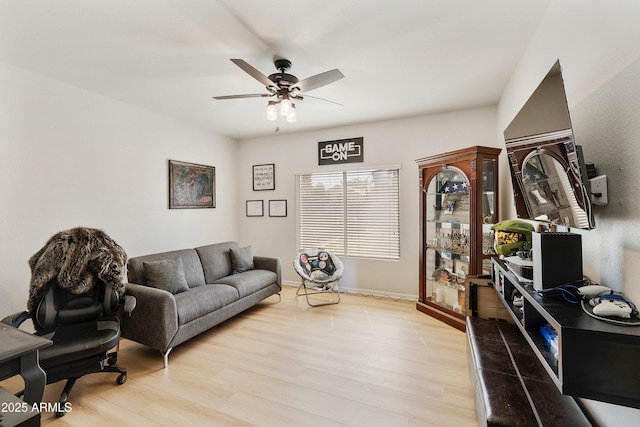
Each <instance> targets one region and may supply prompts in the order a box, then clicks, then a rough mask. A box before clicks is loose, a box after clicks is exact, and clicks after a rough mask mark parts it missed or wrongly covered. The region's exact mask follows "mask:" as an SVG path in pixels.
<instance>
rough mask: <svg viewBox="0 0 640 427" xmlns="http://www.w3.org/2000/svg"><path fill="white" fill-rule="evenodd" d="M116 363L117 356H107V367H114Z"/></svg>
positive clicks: (115, 354)
mask: <svg viewBox="0 0 640 427" xmlns="http://www.w3.org/2000/svg"><path fill="white" fill-rule="evenodd" d="M117 362H118V354H117V353H114V354H111V355H109V358H108V359H107V364H108V365H115V364H116V363H117Z"/></svg>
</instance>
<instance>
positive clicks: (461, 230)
mask: <svg viewBox="0 0 640 427" xmlns="http://www.w3.org/2000/svg"><path fill="white" fill-rule="evenodd" d="M500 151H501V149H500V148H495V147H480V146H475V147H469V148H465V149H462V150H456V151H451V152H448V153H443V154H438V155H435V156H429V157H425V158H422V159H418V160H416V163H417V164H418V169H419V177H420V276H419V278H420V285H419V286H420V288H419V294H418V302H417V309H418V310H420V311H422V312H424V313H426V314H429V315H431V316H433V317H435V318H437V319H439V320H441V321H443V322H445V323H447V324H449V325H451V326H454V327H456V328H458V329H460V330H462V331H464V330H465V328H466V326H465V317H466V314H467V313H466V311H467V310H466V306H467V304H466V303H465V286H464V281H465V279H466V277H467V276H468V275H480V274H490V273H491V257H492V256H493V255H495V252H494V249H493V231H492V230H491V226H492V225H493V224H494V223H495V222H497V215H498V155H499V154H500Z"/></svg>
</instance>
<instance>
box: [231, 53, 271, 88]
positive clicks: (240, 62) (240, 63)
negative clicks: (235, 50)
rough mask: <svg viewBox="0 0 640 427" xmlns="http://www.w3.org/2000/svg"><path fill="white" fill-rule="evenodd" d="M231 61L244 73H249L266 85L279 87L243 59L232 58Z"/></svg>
mask: <svg viewBox="0 0 640 427" xmlns="http://www.w3.org/2000/svg"><path fill="white" fill-rule="evenodd" d="M231 62H233V63H234V64H236V65H237V66H238V67H240V68H242V70H243V71H244V72H245V73H247V74H249V75H250V76H251V77H253V78H254V79H256V80H257V81H259V82H260V83H262V84H263V85H265V86H266V87H273V88H275V89H276V90H279V89H280V88H279V87H278V85H277V84H275V83H274V82H272V81H271V80H269V78H268V77H267V76H265V75H264V74H262V73H261V72H260V71H258V70H256V69H255V68H254V67H253V66H251V65H249V64H248V63H247V62H246V61H245V60H244V59H232V60H231Z"/></svg>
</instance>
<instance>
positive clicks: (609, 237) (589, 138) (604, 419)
mask: <svg viewBox="0 0 640 427" xmlns="http://www.w3.org/2000/svg"><path fill="white" fill-rule="evenodd" d="M639 20H640V3H638V2H637V1H633V0H627V1H623V0H620V1H615V2H602V1H584V0H581V1H576V0H573V1H567V0H562V1H560V0H554V1H553V2H552V3H551V4H550V6H549V9H548V11H547V14H546V15H545V17H544V19H543V20H542V22H541V23H540V26H539V27H538V30H537V32H536V34H535V36H534V37H533V39H532V40H531V43H530V44H529V47H528V49H527V51H526V52H524V53H523V56H522V59H521V61H520V63H519V66H518V68H517V70H516V71H515V73H514V74H513V76H512V78H511V81H510V83H509V85H508V86H507V88H506V90H505V92H504V94H503V96H502V99H501V100H500V103H499V106H498V129H499V131H500V132H502V131H503V130H504V129H505V128H506V126H507V125H508V124H509V122H510V121H511V120H512V119H513V117H514V116H515V114H516V113H517V112H518V110H519V109H520V108H521V106H522V105H523V104H524V102H526V100H527V98H528V97H529V96H530V95H531V93H532V92H533V90H534V89H535V87H536V86H537V85H538V84H539V83H540V81H542V79H543V78H544V76H545V74H546V73H547V71H548V70H549V69H550V68H551V66H552V65H553V64H554V62H555V61H556V59H558V58H559V59H560V63H561V65H562V68H563V76H564V83H565V88H566V92H567V101H568V105H569V111H570V114H571V119H572V124H573V129H574V134H575V139H576V142H577V143H578V144H580V145H582V146H583V149H584V153H585V157H586V159H587V161H588V162H592V163H595V165H596V168H597V169H598V172H599V173H600V174H606V175H608V176H609V187H608V188H609V206H607V207H596V209H595V214H596V229H595V230H591V231H585V232H582V233H581V234H582V235H583V261H584V271H585V274H586V275H588V276H590V277H591V278H592V279H594V280H598V281H600V282H601V283H602V284H604V285H607V286H609V287H611V288H614V289H616V290H618V291H624V292H625V293H626V294H627V296H629V297H630V298H631V299H632V300H634V301H635V302H636V303H637V304H638V303H640V282H638V280H637V277H638V275H639V274H640V267H639V266H640V243H638V242H639V239H640V226H639V225H640V224H639V223H640V200H639V199H638V189H637V184H638V183H639V182H640V168H639V167H638V165H639V164H640V145H639V144H638V141H639V140H640V108H639V107H640V96H639V94H638V90H637V89H638V87H639V85H640V60H639V57H640V51H639V50H638V46H639V45H640V26H638V22H640V21H639ZM504 163H506V161H505V162H504ZM501 166H502V165H501ZM503 170H504V169H503ZM503 178H504V176H503ZM502 188H503V189H504V188H509V189H510V188H511V187H510V183H508V186H507V185H505V186H503V187H502ZM502 194H503V197H505V196H506V193H505V192H503V193H502ZM505 207H508V208H509V209H508V210H507V211H506V212H507V213H506V216H512V217H515V209H513V205H511V206H507V205H505ZM585 357H589V355H585ZM603 363H606V361H603ZM585 375H588V373H585ZM585 405H586V406H587V407H588V408H589V409H590V411H591V412H592V415H593V416H594V417H595V419H596V421H597V422H598V424H599V425H603V426H619V425H633V424H634V423H637V420H638V419H639V418H638V417H640V411H638V410H634V409H630V408H624V407H620V406H614V405H607V404H601V403H596V402H589V401H586V402H585Z"/></svg>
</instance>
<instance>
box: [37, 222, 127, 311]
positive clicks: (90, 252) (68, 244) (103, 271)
mask: <svg viewBox="0 0 640 427" xmlns="http://www.w3.org/2000/svg"><path fill="white" fill-rule="evenodd" d="M29 267H30V268H31V285H30V288H29V301H28V302H27V310H28V311H29V313H34V312H35V310H36V309H37V307H38V304H39V303H40V300H41V299H42V297H43V296H44V294H45V291H46V290H47V288H48V286H49V284H50V283H51V281H52V280H56V281H57V283H58V285H59V286H60V287H61V288H63V289H66V290H68V291H70V292H72V293H74V294H82V293H84V292H87V291H89V290H91V289H92V288H93V287H94V286H95V284H96V283H97V280H102V281H103V282H104V283H106V284H108V285H111V286H112V287H113V288H114V289H115V291H116V293H117V294H118V296H122V294H124V283H125V281H126V275H127V270H126V269H127V254H126V253H125V251H124V249H122V247H120V246H119V245H118V244H117V243H116V242H115V241H114V240H113V239H111V238H110V237H109V236H107V235H106V234H105V232H104V231H102V230H98V229H94V228H86V227H77V228H72V229H70V230H65V231H61V232H59V233H57V234H55V235H54V236H53V237H51V238H50V239H49V240H48V241H47V243H46V244H45V245H44V246H43V248H42V249H40V250H39V251H38V252H37V253H35V254H34V255H33V256H32V257H31V258H30V259H29Z"/></svg>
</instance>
